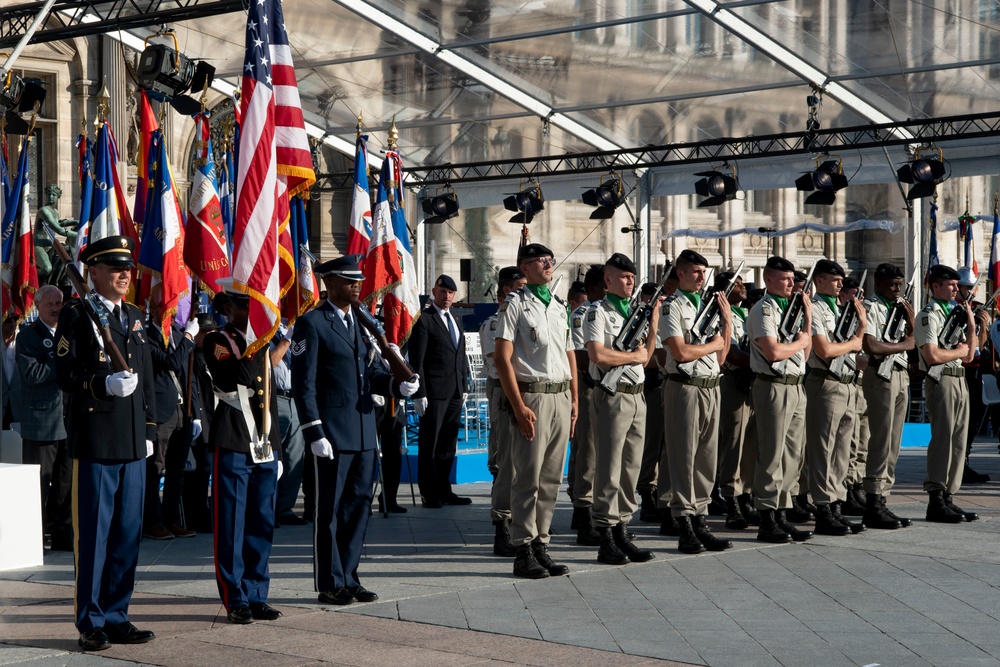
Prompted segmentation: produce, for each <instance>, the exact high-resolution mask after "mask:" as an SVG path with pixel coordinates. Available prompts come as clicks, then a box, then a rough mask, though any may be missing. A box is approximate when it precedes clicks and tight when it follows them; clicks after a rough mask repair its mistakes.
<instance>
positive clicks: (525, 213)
mask: <svg viewBox="0 0 1000 667" xmlns="http://www.w3.org/2000/svg"><path fill="white" fill-rule="evenodd" d="M503 207H504V208H505V209H507V210H508V211H516V212H517V213H516V214H515V215H514V216H513V217H512V218H511V219H510V222H513V223H516V224H519V225H527V224H529V223H530V222H531V219H532V218H533V217H535V214H536V213H538V212H539V211H541V210H542V209H544V208H545V198H544V197H543V196H542V186H540V185H539V184H538V183H537V182H535V181H525V182H524V183H521V188H520V190H519V191H518V193H517V194H512V195H511V196H509V197H507V198H505V199H504V200H503Z"/></svg>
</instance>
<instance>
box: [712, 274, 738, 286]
mask: <svg viewBox="0 0 1000 667" xmlns="http://www.w3.org/2000/svg"><path fill="white" fill-rule="evenodd" d="M733 275H734V274H733V272H732V271H723V272H722V273H716V274H715V289H716V290H724V289H726V288H727V287H729V281H730V280H732V279H733Z"/></svg>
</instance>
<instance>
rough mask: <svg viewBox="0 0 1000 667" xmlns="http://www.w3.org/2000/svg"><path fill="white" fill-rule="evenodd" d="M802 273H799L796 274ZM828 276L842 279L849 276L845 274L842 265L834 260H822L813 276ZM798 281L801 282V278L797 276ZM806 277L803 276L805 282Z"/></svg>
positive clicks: (817, 263) (817, 264)
mask: <svg viewBox="0 0 1000 667" xmlns="http://www.w3.org/2000/svg"><path fill="white" fill-rule="evenodd" d="M798 273H801V271H797V272H796V274H798ZM824 273H825V274H827V275H830V276H839V277H841V278H846V277H847V274H846V273H844V269H843V267H842V266H840V264H837V263H836V262H835V261H833V260H832V259H821V260H819V261H818V262H816V269H815V270H814V271H813V275H820V274H824ZM795 279H796V280H799V276H798V275H796V276H795ZM805 279H806V276H804V275H803V276H802V280H805Z"/></svg>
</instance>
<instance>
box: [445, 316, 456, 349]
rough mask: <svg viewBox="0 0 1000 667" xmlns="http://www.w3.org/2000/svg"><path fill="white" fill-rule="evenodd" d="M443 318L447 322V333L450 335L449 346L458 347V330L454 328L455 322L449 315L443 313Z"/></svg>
mask: <svg viewBox="0 0 1000 667" xmlns="http://www.w3.org/2000/svg"><path fill="white" fill-rule="evenodd" d="M443 315H444V318H445V319H446V320H448V333H449V334H450V335H451V344H452V345H454V346H455V347H458V329H456V328H455V320H454V318H452V316H451V313H447V312H446V313H443Z"/></svg>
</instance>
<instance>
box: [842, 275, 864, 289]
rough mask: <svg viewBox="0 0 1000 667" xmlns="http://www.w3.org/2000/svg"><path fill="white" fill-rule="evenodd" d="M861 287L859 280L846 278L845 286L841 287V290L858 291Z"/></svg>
mask: <svg viewBox="0 0 1000 667" xmlns="http://www.w3.org/2000/svg"><path fill="white" fill-rule="evenodd" d="M860 287H861V283H859V282H858V279H857V278H844V284H843V285H842V286H841V289H845V290H849V289H858V288H860Z"/></svg>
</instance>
